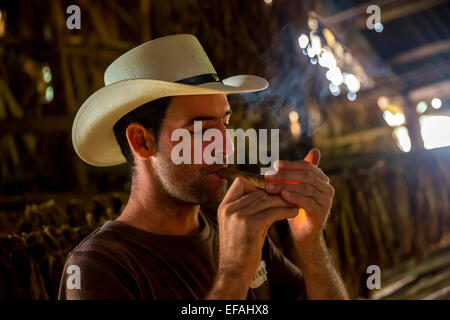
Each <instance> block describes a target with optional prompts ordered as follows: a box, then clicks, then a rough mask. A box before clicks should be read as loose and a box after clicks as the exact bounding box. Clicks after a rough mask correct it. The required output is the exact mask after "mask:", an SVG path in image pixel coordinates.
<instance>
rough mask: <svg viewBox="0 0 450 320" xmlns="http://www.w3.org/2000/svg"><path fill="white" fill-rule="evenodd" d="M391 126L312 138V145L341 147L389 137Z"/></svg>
mask: <svg viewBox="0 0 450 320" xmlns="http://www.w3.org/2000/svg"><path fill="white" fill-rule="evenodd" d="M391 136H392V128H391V127H388V126H383V127H377V128H371V129H368V130H363V131H358V132H354V133H350V134H346V135H342V136H337V137H324V138H323V139H320V140H314V141H313V143H314V145H316V144H317V146H318V147H325V148H329V147H343V146H347V145H350V144H354V143H367V142H370V141H373V140H375V139H380V138H385V137H391Z"/></svg>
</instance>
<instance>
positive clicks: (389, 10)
mask: <svg viewBox="0 0 450 320" xmlns="http://www.w3.org/2000/svg"><path fill="white" fill-rule="evenodd" d="M446 1H447V0H425V1H424V0H415V1H411V0H407V1H405V0H403V1H399V0H378V1H370V2H366V3H363V4H361V5H358V6H355V7H353V8H350V9H348V10H345V11H342V12H339V13H337V14H335V15H332V16H329V17H323V18H322V20H323V22H324V23H325V24H326V25H328V26H334V25H338V24H343V23H346V24H348V23H350V24H353V25H354V27H355V28H358V29H363V28H365V27H366V20H367V17H368V14H367V13H366V10H367V7H368V6H369V5H378V6H379V7H380V8H381V22H382V23H385V22H388V21H392V20H396V19H400V18H403V17H406V16H409V15H412V14H414V13H417V12H420V11H424V10H427V9H430V8H432V7H434V6H437V5H440V4H442V3H445V2H446Z"/></svg>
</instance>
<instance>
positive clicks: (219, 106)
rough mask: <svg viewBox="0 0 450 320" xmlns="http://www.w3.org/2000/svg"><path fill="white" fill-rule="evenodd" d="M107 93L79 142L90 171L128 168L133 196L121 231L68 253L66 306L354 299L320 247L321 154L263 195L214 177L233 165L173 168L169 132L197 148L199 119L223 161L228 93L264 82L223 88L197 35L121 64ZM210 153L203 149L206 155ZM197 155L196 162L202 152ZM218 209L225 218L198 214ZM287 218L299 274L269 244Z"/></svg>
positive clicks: (292, 164)
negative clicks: (74, 302)
mask: <svg viewBox="0 0 450 320" xmlns="http://www.w3.org/2000/svg"><path fill="white" fill-rule="evenodd" d="M105 83H106V86H105V87H104V88H102V89H100V90H99V91H98V92H96V93H94V94H93V95H92V96H91V97H89V98H88V100H87V101H86V102H85V103H84V104H83V106H82V107H81V108H80V110H79V111H78V113H77V116H76V118H75V120H74V126H73V130H72V139H73V144H74V147H75V150H76V152H77V153H78V155H79V156H80V157H81V158H82V159H83V160H84V161H86V162H87V163H90V164H92V165H97V166H109V165H116V164H119V163H123V162H124V161H125V160H127V161H128V162H129V164H130V166H131V172H132V188H131V193H130V198H129V201H128V203H127V205H126V207H125V208H124V210H123V212H122V213H121V214H120V216H119V217H118V218H117V219H116V220H115V221H108V222H106V223H105V224H104V225H103V226H102V227H100V228H98V229H97V230H95V231H94V232H93V233H92V234H91V235H89V236H88V237H87V238H86V239H85V240H83V242H82V243H80V244H79V245H78V246H77V247H76V248H75V249H74V250H73V251H72V252H71V253H70V255H69V257H68V259H67V261H66V265H65V268H64V272H63V276H62V279H61V285H60V292H59V298H60V299H246V298H248V299H269V298H273V299H283V298H284V299H295V298H309V299H345V298H347V293H346V291H345V288H344V286H343V284H342V280H341V279H340V277H339V275H338V274H337V272H336V270H335V269H334V267H333V266H332V263H331V260H330V258H329V256H328V253H327V249H326V246H325V244H324V241H323V237H322V230H323V227H324V225H325V222H326V219H327V216H328V214H329V211H330V207H331V203H332V198H333V195H334V190H333V188H332V187H331V186H330V185H329V180H328V178H327V176H326V175H325V174H323V173H322V171H321V170H320V169H318V167H317V164H318V163H319V158H320V154H319V152H318V150H312V151H311V152H310V153H309V155H308V157H309V161H310V162H311V163H312V164H311V163H310V162H308V161H303V160H300V161H279V162H278V164H277V165H276V169H277V172H276V174H273V175H270V176H269V175H268V176H267V177H266V179H267V180H268V181H269V184H268V186H267V188H266V190H258V189H256V187H254V186H253V185H252V184H250V183H249V182H247V181H245V180H242V179H236V180H235V181H234V182H233V184H232V185H231V187H230V188H229V190H228V191H227V192H226V181H225V180H224V179H222V178H220V177H219V176H218V175H217V174H216V173H215V172H216V171H217V170H219V169H221V168H222V167H224V166H226V165H224V164H212V165H207V164H205V163H204V162H203V161H202V163H200V164H186V163H182V164H178V165H176V164H174V162H173V161H172V157H171V154H172V150H173V148H174V146H175V145H176V144H177V143H178V142H177V141H173V139H172V133H173V132H174V131H175V130H177V129H180V128H184V129H186V130H188V131H189V132H190V133H191V139H192V140H193V139H194V137H195V135H197V134H201V132H195V131H194V121H202V127H203V129H211V128H215V129H217V130H219V131H220V132H221V133H222V135H223V137H224V140H223V146H222V148H219V149H215V150H214V155H213V156H214V157H215V158H216V159H225V157H226V156H227V155H229V154H231V153H232V152H233V150H232V147H230V146H231V145H232V144H231V143H230V136H229V135H228V134H227V132H226V126H227V125H228V124H229V121H230V116H231V108H230V106H229V104H228V101H227V98H226V95H227V94H231V93H241V92H252V91H258V90H263V89H265V88H266V87H267V82H266V81H265V80H264V79H262V78H259V77H256V76H250V75H245V76H234V77H230V78H227V79H224V80H222V81H220V80H219V79H218V77H217V75H216V73H215V70H214V68H213V67H212V65H211V63H210V61H209V59H208V57H207V56H206V53H205V52H204V50H203V48H202V47H201V45H200V43H199V42H198V40H197V39H196V38H195V37H194V36H192V35H173V36H168V37H163V38H159V39H156V40H153V41H150V42H147V43H145V44H143V45H141V46H139V47H137V48H134V49H133V50H131V51H129V52H127V53H125V54H124V55H122V56H121V57H119V58H118V59H117V60H116V61H114V62H113V63H112V64H111V65H110V66H109V67H108V69H107V70H106V72H105ZM209 143H211V142H205V141H203V142H202V150H201V152H202V154H203V150H204V149H205V147H207V146H208V145H209ZM191 145H192V150H191V155H192V157H194V153H195V152H199V150H194V147H193V145H194V144H193V143H192V144H191ZM283 181H290V182H293V181H295V182H301V184H283V183H282V182H283ZM270 182H272V183H270ZM280 182H281V183H280ZM225 193H226V194H225ZM224 195H225V196H224ZM222 199H223V200H222ZM220 200H222V202H221V203H220V206H219V208H218V212H217V218H216V219H213V218H211V217H210V216H209V215H207V214H205V213H203V212H201V211H200V205H201V204H206V203H217V202H219V201H220ZM300 208H303V209H304V210H306V212H307V213H305V211H304V210H300V211H299V209H300ZM299 212H300V213H299ZM286 218H288V219H289V225H290V228H291V231H292V234H293V237H294V243H295V246H296V251H297V256H298V257H297V258H298V264H299V265H298V266H295V265H294V264H293V263H292V262H290V261H289V260H287V259H286V258H285V257H284V256H283V255H282V253H281V251H280V250H279V249H278V248H276V246H275V245H274V244H273V243H272V242H271V241H270V239H269V238H268V237H266V235H267V232H268V229H269V227H270V226H271V225H272V224H273V223H274V222H275V221H278V220H283V219H286ZM300 270H301V271H300Z"/></svg>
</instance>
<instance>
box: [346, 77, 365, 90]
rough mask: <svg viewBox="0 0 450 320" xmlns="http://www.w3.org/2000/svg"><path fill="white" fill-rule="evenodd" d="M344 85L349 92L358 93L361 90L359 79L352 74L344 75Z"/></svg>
mask: <svg viewBox="0 0 450 320" xmlns="http://www.w3.org/2000/svg"><path fill="white" fill-rule="evenodd" d="M344 83H345V85H346V86H347V88H348V90H349V91H353V92H358V90H359V89H360V88H361V84H360V82H359V80H358V78H356V77H355V76H354V75H353V74H351V73H344Z"/></svg>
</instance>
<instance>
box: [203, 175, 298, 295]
mask: <svg viewBox="0 0 450 320" xmlns="http://www.w3.org/2000/svg"><path fill="white" fill-rule="evenodd" d="M297 213H298V209H297V208H296V206H295V205H293V204H289V203H287V202H286V201H284V200H283V199H282V198H281V197H279V196H278V195H271V194H268V193H267V192H265V191H264V190H258V189H257V188H256V187H255V186H253V185H252V184H251V183H249V182H247V181H245V180H244V179H241V178H237V179H236V180H234V182H233V184H232V185H231V187H230V189H229V190H228V192H227V194H226V195H225V198H224V199H223V201H222V203H221V204H220V206H219V209H218V225H219V237H220V238H219V266H218V272H217V273H218V275H217V279H216V283H215V285H214V286H213V288H212V290H211V292H210V293H209V295H208V297H207V298H210V299H245V298H246V295H247V291H248V288H249V285H250V282H251V280H252V279H253V277H254V276H255V274H256V271H257V268H258V266H259V264H260V262H261V254H262V247H263V244H264V239H265V237H266V235H267V232H268V230H269V227H270V226H271V225H272V224H273V223H274V222H275V221H278V220H283V219H286V218H292V217H295V216H296V215H297Z"/></svg>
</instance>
